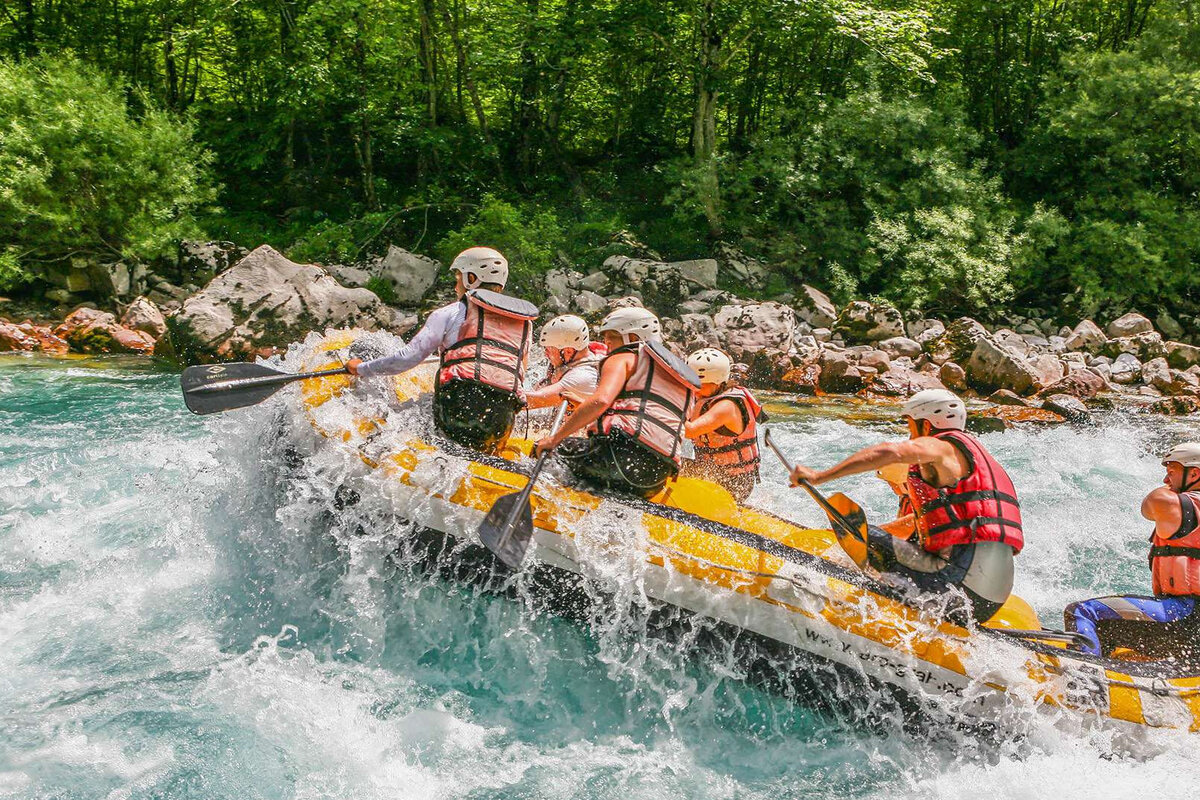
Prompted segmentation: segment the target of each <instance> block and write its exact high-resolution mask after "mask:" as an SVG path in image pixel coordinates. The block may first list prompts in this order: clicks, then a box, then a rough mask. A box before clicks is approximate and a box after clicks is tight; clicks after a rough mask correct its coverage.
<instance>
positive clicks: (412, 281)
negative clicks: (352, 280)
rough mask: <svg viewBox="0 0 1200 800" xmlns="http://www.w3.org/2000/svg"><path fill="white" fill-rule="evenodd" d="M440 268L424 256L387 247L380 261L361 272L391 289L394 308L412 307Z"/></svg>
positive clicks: (420, 298) (371, 263) (367, 264)
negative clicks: (372, 276)
mask: <svg viewBox="0 0 1200 800" xmlns="http://www.w3.org/2000/svg"><path fill="white" fill-rule="evenodd" d="M441 268H442V265H441V264H439V263H438V262H437V261H434V260H433V259H432V258H430V257H428V256H423V255H419V254H417V253H410V252H408V251H407V250H405V249H404V248H402V247H396V246H395V245H389V246H388V251H387V254H386V255H384V256H383V258H375V259H371V260H370V261H368V262H367V263H366V266H365V269H366V270H367V271H368V272H370V273H371V274H373V275H377V276H378V277H379V278H380V280H382V281H383V282H384V283H386V284H388V285H389V286H391V287H392V291H393V292H394V293H395V295H396V305H400V306H415V305H418V304H419V303H420V302H421V300H422V299H424V297H425V293H426V292H428V291H429V289H430V287H432V286H433V283H434V281H436V280H437V276H438V271H439V270H441Z"/></svg>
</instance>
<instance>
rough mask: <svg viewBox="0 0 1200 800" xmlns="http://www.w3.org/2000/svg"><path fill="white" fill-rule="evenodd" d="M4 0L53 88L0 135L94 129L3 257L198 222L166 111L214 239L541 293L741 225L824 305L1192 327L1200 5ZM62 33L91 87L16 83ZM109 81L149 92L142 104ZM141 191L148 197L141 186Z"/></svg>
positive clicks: (16, 46) (36, 195) (738, 235)
mask: <svg viewBox="0 0 1200 800" xmlns="http://www.w3.org/2000/svg"><path fill="white" fill-rule="evenodd" d="M4 8H5V13H4V14H3V15H0V54H3V56H4V57H5V58H6V59H7V60H8V63H9V66H8V67H5V68H4V71H3V73H0V75H3V76H4V77H3V81H4V82H5V83H6V84H11V85H12V86H14V87H15V86H17V85H18V84H19V83H20V81H26V83H25V84H21V86H23V87H25V88H22V89H20V91H21V92H26V91H32V92H40V93H41V94H40V95H39V96H40V97H41V98H42V102H38V103H34V102H32V101H30V102H23V103H17V104H16V105H14V104H13V101H12V100H9V101H0V103H3V105H0V126H2V127H0V130H5V131H8V130H14V129H19V130H40V129H42V128H47V129H50V130H58V129H61V128H63V127H64V126H65V124H66V120H65V119H63V116H64V115H69V114H72V113H80V112H81V111H83V112H86V113H87V114H89V115H91V116H93V117H95V118H96V119H97V120H98V121H100V122H101V123H102V124H101V126H100V129H99V130H100V133H99V134H98V135H97V137H96V140H95V142H91V143H87V144H83V143H81V142H80V141H79V140H78V139H76V140H73V141H74V142H75V143H76V145H79V146H80V147H81V153H80V155H79V156H78V158H76V157H75V156H71V157H70V158H68V165H70V164H72V163H74V165H75V166H72V167H71V169H73V170H75V171H74V172H67V173H64V174H63V176H62V177H61V178H60V179H59V180H58V182H57V183H53V182H52V183H47V184H45V186H44V187H42V188H37V189H36V190H26V189H21V191H22V192H25V194H22V195H21V197H22V198H23V199H22V200H21V201H20V202H21V203H22V205H19V206H18V205H14V204H12V201H10V200H9V199H8V198H10V197H12V196H14V195H13V192H12V190H11V189H10V184H14V185H17V186H18V187H20V186H22V185H23V184H24V183H27V182H34V183H37V182H38V181H41V180H42V179H41V178H40V177H39V174H40V173H39V171H38V166H37V165H38V163H39V162H37V160H36V159H35V158H32V157H31V155H30V154H24V155H21V156H19V157H20V158H22V159H24V160H22V161H18V160H16V159H12V158H10V159H9V160H8V161H0V202H5V203H10V205H11V207H12V208H19V209H20V213H22V214H25V215H28V218H29V219H30V220H32V221H33V228H32V229H31V230H35V231H44V233H40V232H39V233H37V234H36V236H37V237H41V238H37V239H29V242H30V243H26V239H25V238H24V236H25V234H21V237H19V238H17V239H15V240H12V239H11V238H10V237H11V236H12V234H11V232H8V233H5V241H3V242H0V244H16V245H18V246H20V247H22V249H23V250H25V251H28V250H29V249H30V247H31V246H32V242H34V241H36V242H37V247H38V248H40V249H39V250H38V252H39V253H44V254H45V256H46V257H50V256H52V255H55V254H60V253H62V252H66V251H69V250H70V249H74V248H77V247H79V244H78V240H79V239H80V237H81V236H83V237H84V238H86V237H87V236H90V237H93V240H89V243H88V244H87V247H88V248H93V249H94V248H99V247H102V246H104V247H109V248H110V249H112V250H118V251H121V252H122V253H126V254H131V253H143V252H149V251H151V250H153V249H155V248H157V247H160V246H161V244H162V242H163V241H164V240H165V238H167V237H169V236H170V235H174V234H178V233H180V232H181V231H182V229H183V226H185V225H186V224H187V222H188V219H189V213H190V212H191V210H192V209H194V208H196V206H197V205H198V204H201V203H203V202H205V201H206V200H207V196H206V194H205V190H204V185H205V184H204V181H203V178H202V177H201V176H202V174H203V172H204V159H205V157H204V156H203V155H202V154H201V153H202V151H201V150H199V149H197V146H196V145H193V144H191V143H189V141H188V130H189V129H188V124H189V123H186V122H183V123H180V122H168V117H167V115H171V119H175V120H179V119H185V118H186V119H191V120H194V137H193V139H192V141H195V142H196V143H198V144H199V145H200V146H203V148H205V152H210V153H212V154H213V164H212V170H213V172H214V173H215V175H216V177H217V178H218V179H219V180H220V182H221V183H222V185H223V186H224V190H223V194H222V196H221V198H220V201H221V205H222V207H223V208H224V209H226V211H225V212H223V213H222V214H221V215H218V216H212V217H210V218H208V219H207V220H206V221H205V225H206V227H207V229H208V233H209V235H217V236H228V237H230V238H234V239H235V240H238V241H239V242H240V243H241V244H244V245H254V244H257V243H259V242H260V241H262V240H267V241H270V242H271V243H273V244H276V245H277V246H284V247H290V249H291V250H290V251H291V253H292V255H293V256H294V257H296V258H302V259H311V260H317V261H324V262H330V261H335V260H336V261H349V260H355V259H359V258H363V257H365V256H366V255H368V254H371V253H376V252H381V251H382V250H383V249H385V248H386V246H387V244H388V243H389V242H391V243H395V244H399V245H401V246H405V247H409V248H412V249H419V250H422V251H425V252H431V253H433V254H435V255H437V256H439V257H441V258H443V259H444V258H446V257H447V256H449V255H452V253H453V251H454V250H455V249H456V248H458V247H460V246H463V245H466V244H479V243H483V242H487V243H491V244H495V245H497V246H499V247H501V248H504V249H505V250H506V251H509V255H510V256H511V258H512V261H513V263H514V267H515V274H516V275H517V278H518V281H520V282H521V283H532V281H530V278H532V277H533V276H534V275H536V274H538V273H540V272H542V271H544V270H546V269H548V268H549V267H550V266H552V265H554V264H555V263H558V262H559V261H561V260H562V259H564V258H565V259H566V260H568V261H572V262H575V263H578V264H581V265H582V266H584V267H586V268H591V267H594V266H596V265H597V264H598V263H599V260H600V259H601V258H602V257H603V256H604V255H605V254H606V253H607V252H610V251H611V248H610V247H608V246H607V236H608V234H610V233H612V232H614V231H616V230H618V229H620V228H628V229H630V230H632V231H633V233H634V234H635V235H636V236H637V237H638V238H640V239H642V240H643V241H645V242H646V243H647V244H648V245H650V246H651V247H653V248H655V249H657V250H659V251H660V252H662V253H663V254H664V255H667V256H669V257H673V258H688V257H696V256H700V255H705V254H707V253H708V252H709V251H710V250H711V247H712V245H713V244H714V242H716V241H717V240H723V241H728V242H732V243H734V244H737V245H739V246H741V247H743V248H744V249H745V250H747V251H748V252H750V253H751V254H753V255H757V256H760V257H762V258H763V259H765V260H767V261H768V262H769V263H771V264H773V265H776V267H777V269H776V274H775V276H774V278H773V280H772V283H771V287H772V289H781V288H784V287H785V286H786V284H787V283H789V282H792V281H795V280H807V281H810V282H813V283H815V284H817V285H819V286H822V287H824V288H826V289H829V290H831V291H833V292H834V293H835V294H836V295H837V296H838V297H839V299H846V298H847V297H848V296H849V295H851V294H862V295H877V296H883V297H888V298H891V299H894V300H896V301H897V302H900V303H903V304H905V305H917V306H921V307H923V308H925V309H928V310H931V311H941V312H943V313H947V314H948V313H955V312H960V311H966V312H969V313H973V314H977V315H985V316H986V315H987V314H988V310H989V309H997V308H999V307H1001V306H1003V305H1004V304H1008V303H1011V304H1015V305H1017V306H1019V307H1022V308H1024V307H1042V308H1048V309H1055V308H1058V307H1059V306H1060V305H1061V304H1062V303H1064V302H1067V303H1068V304H1071V305H1073V306H1074V308H1073V309H1072V310H1085V311H1089V312H1099V313H1102V314H1103V313H1111V312H1114V311H1123V310H1126V309H1127V307H1128V306H1129V305H1130V304H1136V305H1140V306H1142V307H1143V308H1144V309H1145V310H1149V309H1150V308H1153V307H1155V306H1160V305H1162V306H1166V307H1169V308H1171V309H1173V310H1175V311H1178V312H1183V313H1189V314H1195V313H1196V312H1198V311H1200V294H1198V293H1197V288H1198V286H1200V270H1197V269H1196V267H1197V261H1198V257H1200V233H1196V231H1197V230H1200V226H1197V224H1196V222H1197V221H1200V220H1197V205H1196V198H1195V190H1196V186H1197V184H1200V159H1197V158H1196V157H1195V156H1196V153H1195V152H1194V151H1195V148H1196V147H1197V146H1198V145H1197V142H1198V141H1200V139H1198V138H1197V124H1198V123H1200V94H1198V92H1200V26H1198V25H1197V24H1196V23H1195V21H1194V18H1193V12H1192V6H1191V2H1190V0H1184V1H1183V2H1172V3H1168V2H1165V1H1164V0H1074V1H1073V2H1070V3H1065V2H1062V1H1061V0H886V1H885V0H810V1H808V2H804V3H796V2H793V0H632V1H625V2H616V1H615V0H515V1H514V0H269V1H268V0H239V2H236V3H229V2H225V0H180V1H179V2H174V3H161V2H150V0H112V2H106V3H102V4H97V3H92V2H83V1H82V0H54V2H50V0H22V2H21V3H18V4H7V5H5V7H4ZM62 51H70V52H72V53H74V54H75V57H77V58H78V59H80V60H81V61H82V62H83V63H86V64H88V65H89V68H90V69H91V71H89V72H87V73H83V74H79V73H78V71H73V70H71V69H70V68H68V67H64V68H63V69H61V70H60V69H55V70H52V71H49V72H45V71H43V72H41V73H39V74H41V75H42V76H43V77H42V78H41V79H40V84H38V85H37V86H35V85H34V83H37V81H35V80H34V79H33V78H31V77H24V78H23V77H20V76H22V75H29V74H30V73H29V72H28V69H27V67H26V65H28V64H31V63H32V64H35V65H36V64H38V63H39V62H38V61H37V60H36V59H37V58H38V57H39V54H41V53H46V54H54V53H59V52H62ZM55 63H64V62H55ZM65 63H67V64H69V63H70V62H65ZM13 65H18V66H13ZM23 70H24V71H23ZM100 72H103V73H107V74H109V75H112V76H114V79H115V80H118V81H122V82H124V84H125V85H127V86H128V87H129V88H130V89H131V91H130V92H129V94H128V103H127V105H128V107H129V109H130V111H128V112H126V111H124V110H122V109H120V108H118V107H117V106H116V105H114V103H115V100H114V98H115V95H114V93H113V90H112V88H111V85H110V84H109V83H108V82H107V81H106V80H105V79H102V78H98V77H95V76H96V75H97V74H99V73H100ZM72 76H74V77H72ZM30 81H33V83H29V82H30ZM72 81H74V82H75V83H76V84H77V85H76V86H75V87H74V90H75V91H76V92H77V93H82V95H84V96H86V98H87V99H86V100H85V101H83V102H81V104H80V105H79V106H78V107H76V106H72V105H70V104H69V103H66V101H65V97H66V96H67V94H68V92H70V91H72V88H71V86H70V85H69V84H70V82H72ZM0 91H5V90H4V89H3V88H0ZM93 106H95V107H94V108H93ZM156 108H157V109H162V111H156V110H153V109H156ZM56 109H57V110H56ZM55 115H58V116H57V117H56V116H55ZM121 120H124V123H123V124H125V125H126V126H129V127H127V128H121V130H122V131H126V133H123V134H121V135H116V134H115V133H113V134H110V133H106V131H108V126H109V125H116V124H117V122H119V121H121ZM80 127H81V128H83V127H90V126H80ZM135 134H136V135H135ZM168 142H169V145H168ZM117 145H119V146H120V147H123V148H125V149H124V150H121V151H119V152H120V155H119V157H118V156H117V155H112V156H111V158H109V157H108V156H107V154H110V153H113V152H114V151H113V150H112V147H115V146H117ZM166 150H171V151H173V156H172V157H171V158H170V159H166V160H163V159H159V158H156V157H155V156H153V155H152V154H155V153H157V154H160V155H161V154H162V153H163V152H164V151H166ZM33 152H34V151H32V150H31V151H29V153H33ZM0 158H3V156H0ZM31 159H32V160H31ZM118 161H119V162H122V163H123V165H124V166H125V168H126V170H127V173H128V174H126V175H123V176H121V177H122V178H123V180H124V182H121V181H117V183H116V184H114V191H113V192H112V193H111V199H112V208H106V207H101V206H102V205H104V204H100V203H97V204H93V205H91V206H87V207H86V209H85V208H84V206H85V205H86V204H82V203H80V202H79V201H78V198H76V197H75V195H77V194H78V192H76V191H72V190H71V189H70V188H68V187H78V186H81V185H84V184H85V183H86V182H87V181H86V180H85V179H84V176H82V175H81V174H80V173H79V168H80V166H79V165H81V164H84V163H91V162H95V163H97V164H100V165H111V164H115V163H116V162H118ZM26 165H28V172H29V174H28V175H23V174H21V171H22V169H24V168H26ZM193 167H195V169H193ZM14 170H15V171H14ZM156 170H158V171H163V172H161V174H160V173H159V172H156ZM189 170H191V171H189ZM105 174H107V173H105ZM146 176H153V177H154V179H155V189H156V191H149V190H147V189H145V188H144V187H143V188H142V189H137V188H136V187H138V186H142V185H143V184H144V183H145V179H146ZM110 178H111V179H113V180H116V178H115V177H114V176H110ZM87 180H90V175H89V176H87ZM109 196H110V194H109V193H105V197H106V198H107V197H109ZM130 196H139V197H140V198H141V200H142V205H140V206H135V207H134V208H133V209H132V210H133V212H134V213H132V215H131V214H130V204H129V203H128V202H127V201H126V200H125V199H123V198H128V197H130ZM5 213H9V214H11V213H12V212H5V211H2V210H0V223H4V224H8V223H7V222H5V218H4V217H3V216H2V215H3V214H5ZM66 217H77V218H78V219H80V220H83V219H84V218H85V217H86V218H87V220H88V222H87V224H78V225H73V226H72V224H64V223H63V222H61V220H63V219H65V218H66ZM9 220H11V217H9ZM150 221H153V222H154V223H155V224H153V225H151V224H150ZM111 226H117V227H116V228H112V227H111ZM114 230H116V231H123V232H122V233H120V235H119V236H118V235H115V234H114ZM33 235H34V234H33V233H31V234H30V236H33ZM97 238H98V239H99V242H100V244H97V243H96V242H95V241H94V239H97ZM43 240H44V241H43ZM22 263H24V262H22Z"/></svg>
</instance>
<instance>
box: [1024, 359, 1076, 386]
mask: <svg viewBox="0 0 1200 800" xmlns="http://www.w3.org/2000/svg"><path fill="white" fill-rule="evenodd" d="M1027 363H1028V364H1029V368H1030V369H1032V370H1033V372H1034V374H1035V375H1036V376H1037V378H1036V379H1035V380H1034V384H1035V385H1036V386H1037V388H1038V389H1043V388H1045V387H1047V386H1049V385H1050V384H1052V383H1054V382H1055V381H1057V380H1058V379H1059V378H1061V377H1062V376H1063V375H1065V374H1066V369H1065V368H1064V367H1063V363H1062V362H1061V361H1059V360H1058V356H1055V355H1051V354H1050V353H1038V354H1035V355H1034V356H1033V357H1032V358H1030V359H1028V361H1027Z"/></svg>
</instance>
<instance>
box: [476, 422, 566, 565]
mask: <svg viewBox="0 0 1200 800" xmlns="http://www.w3.org/2000/svg"><path fill="white" fill-rule="evenodd" d="M566 412H567V404H566V402H565V401H564V402H562V403H560V404H559V406H558V412H557V413H556V414H555V415H554V424H553V425H552V426H551V429H552V431H557V430H558V428H559V426H560V425H562V421H563V416H564V415H565V414H566ZM549 455H550V451H546V452H544V453H542V454H541V455H540V456H538V459H537V461H536V462H535V463H534V465H533V471H532V472H531V473H529V481H528V483H526V484H525V488H524V489H522V490H521V491H519V492H513V493H512V494H506V495H504V496H503V497H501V498H500V499H499V500H497V501H496V502H495V503H494V504H493V505H492V508H491V510H490V511H488V513H487V516H486V517H484V518H483V523H482V524H480V526H479V539H480V541H482V542H483V544H484V546H486V547H487V549H488V550H491V551H492V552H493V553H495V555H496V558H498V559H500V560H501V561H503V562H504V563H505V564H506V565H507V566H509V567H511V568H512V569H516V568H517V567H519V566H521V562H522V561H524V560H525V551H526V550H528V549H529V542H530V540H531V539H532V538H533V505H532V504H531V503H530V502H529V494H530V493H531V492H532V491H533V484H534V483H535V482H536V481H537V479H538V475H540V474H541V472H542V466H543V465H544V464H545V463H546V457H547V456H549Z"/></svg>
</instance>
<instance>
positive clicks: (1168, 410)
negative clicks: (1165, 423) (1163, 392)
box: [1150, 394, 1200, 416]
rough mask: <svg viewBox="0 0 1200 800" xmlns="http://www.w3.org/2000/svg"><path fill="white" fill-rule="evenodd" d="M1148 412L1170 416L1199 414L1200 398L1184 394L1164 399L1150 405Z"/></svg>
mask: <svg viewBox="0 0 1200 800" xmlns="http://www.w3.org/2000/svg"><path fill="white" fill-rule="evenodd" d="M1150 410H1151V411H1153V412H1154V413H1155V414H1170V415H1171V416H1183V415H1185V414H1196V413H1200V397H1196V396H1194V395H1186V394H1185V395H1180V396H1179V397H1164V398H1163V399H1161V400H1155V401H1154V402H1153V403H1151V404H1150Z"/></svg>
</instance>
